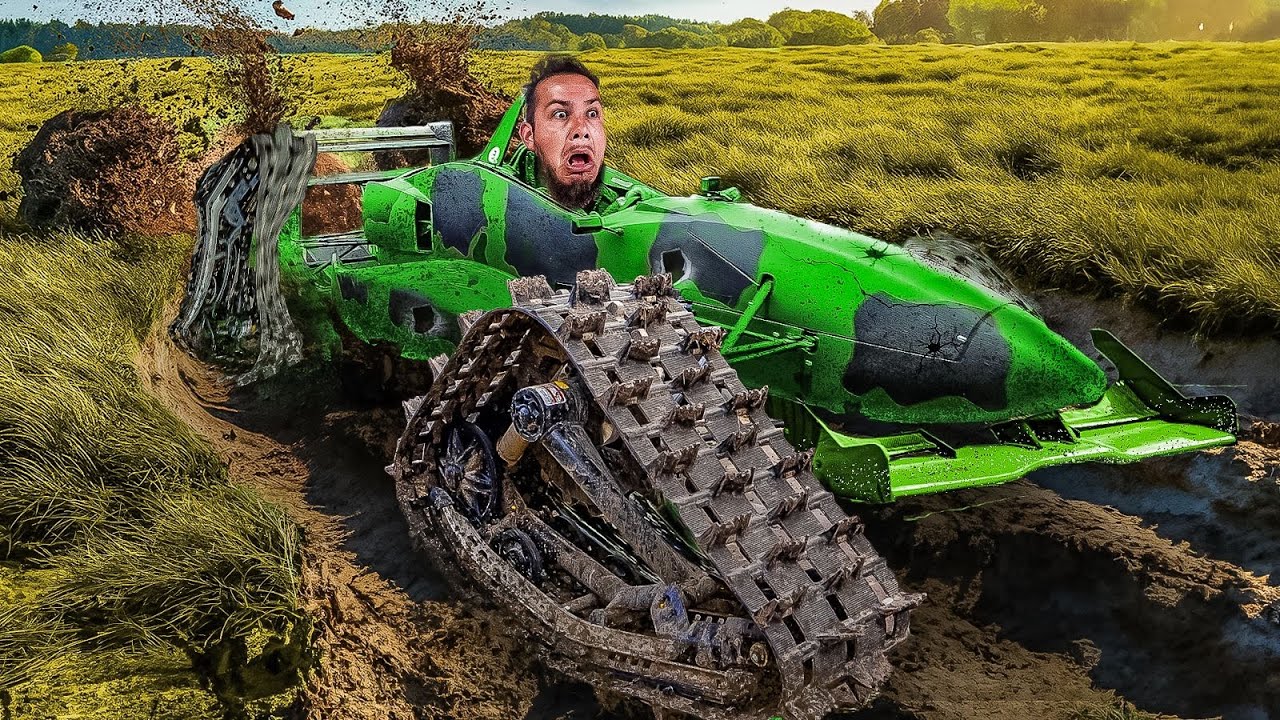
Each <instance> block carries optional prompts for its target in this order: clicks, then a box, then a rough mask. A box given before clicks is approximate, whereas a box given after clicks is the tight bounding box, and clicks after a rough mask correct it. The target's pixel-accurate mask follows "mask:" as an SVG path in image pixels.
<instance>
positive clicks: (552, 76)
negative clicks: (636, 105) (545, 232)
mask: <svg viewBox="0 0 1280 720" xmlns="http://www.w3.org/2000/svg"><path fill="white" fill-rule="evenodd" d="M524 101H525V105H524V121H523V122H521V123H520V127H519V133H520V140H521V141H522V142H523V143H524V144H525V146H526V147H528V148H529V150H531V151H532V152H533V154H534V155H535V156H536V157H537V159H538V183H539V184H540V185H541V186H542V187H543V188H544V189H545V190H546V192H547V194H548V195H550V196H551V197H552V199H554V200H555V201H556V202H558V203H560V204H561V205H564V206H565V207H569V208H573V209H575V210H592V209H594V208H595V206H596V204H597V202H598V201H599V200H600V189H601V183H602V181H603V179H604V173H603V172H602V171H603V169H604V146H605V135H604V105H603V104H602V103H601V102H600V80H599V79H598V78H597V77H596V76H595V75H594V74H593V73H592V72H591V71H590V70H588V69H587V68H586V66H584V65H583V64H582V63H581V62H578V60H576V59H575V58H573V57H570V56H567V55H549V56H547V57H545V58H543V59H542V60H540V61H539V62H538V64H537V65H535V66H534V67H533V72H532V73H531V74H530V76H529V84H528V85H526V86H525V89H524Z"/></svg>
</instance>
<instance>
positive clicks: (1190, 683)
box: [142, 295, 1280, 720]
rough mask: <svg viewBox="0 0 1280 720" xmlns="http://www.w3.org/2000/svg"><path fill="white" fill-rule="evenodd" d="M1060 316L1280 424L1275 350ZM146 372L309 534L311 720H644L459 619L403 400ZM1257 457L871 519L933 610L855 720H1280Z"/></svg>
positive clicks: (1266, 454) (170, 365) (1263, 452)
mask: <svg viewBox="0 0 1280 720" xmlns="http://www.w3.org/2000/svg"><path fill="white" fill-rule="evenodd" d="M1040 301H1041V303H1042V306H1043V307H1044V309H1045V314H1046V317H1047V318H1048V319H1049V321H1050V322H1051V324H1054V325H1055V326H1057V327H1058V328H1060V329H1061V330H1062V331H1063V332H1064V333H1066V334H1067V335H1068V336H1073V339H1077V340H1079V339H1080V334H1081V333H1082V332H1084V331H1085V330H1087V327H1088V325H1089V324H1091V323H1093V324H1098V325H1102V326H1107V327H1111V328H1112V329H1113V330H1116V331H1117V332H1118V334H1121V335H1122V337H1124V338H1125V339H1127V340H1133V341H1134V345H1135V347H1136V348H1137V349H1138V350H1139V351H1140V352H1142V353H1144V354H1146V355H1147V356H1149V357H1152V358H1153V360H1154V362H1155V364H1156V365H1157V366H1159V367H1160V369H1161V370H1162V371H1165V372H1166V374H1168V375H1169V377H1170V378H1171V379H1172V380H1173V381H1174V382H1180V383H1181V382H1189V380H1188V379H1187V378H1191V377H1196V378H1199V382H1201V383H1203V384H1212V383H1217V384H1219V385H1230V386H1244V387H1231V388H1227V389H1228V390H1231V391H1232V392H1233V393H1234V394H1236V395H1237V396H1238V398H1239V399H1240V400H1241V402H1242V406H1243V407H1245V408H1246V410H1248V411H1250V412H1251V413H1252V414H1254V415H1258V416H1263V417H1266V416H1268V414H1269V413H1271V412H1274V411H1275V408H1276V404H1275V403H1273V401H1272V400H1271V399H1270V398H1272V397H1274V395H1269V394H1268V393H1274V391H1275V390H1274V385H1273V384H1272V385H1268V383H1274V380H1273V379H1272V378H1271V377H1270V376H1268V375H1267V373H1265V372H1263V370H1264V369H1265V368H1264V367H1263V366H1264V365H1265V358H1266V357H1272V358H1274V357H1280V354H1277V353H1276V351H1277V349H1280V348H1278V346H1280V344H1277V343H1276V342H1275V341H1274V340H1262V341H1248V342H1246V341H1214V342H1210V343H1208V344H1204V343H1202V344H1201V345H1198V346H1197V345H1196V344H1195V343H1193V342H1192V341H1191V340H1190V339H1189V338H1188V337H1187V336H1185V335H1181V334H1178V333H1164V334H1161V333H1159V332H1158V331H1156V330H1153V329H1152V328H1153V327H1155V325H1154V322H1153V319H1151V318H1149V317H1146V316H1143V315H1142V314H1141V313H1138V312H1134V311H1131V310H1128V309H1124V308H1116V307H1113V306H1109V305H1107V304H1106V303H1100V302H1097V301H1093V300H1086V299H1081V298H1074V297H1071V296H1050V295H1046V296H1042V297H1041V298H1040ZM1095 320H1096V321H1098V322H1096V323H1094V321H1095ZM1108 320H1110V321H1112V322H1110V323H1109V324H1107V323H1106V321H1108ZM1215 343H1217V344H1215ZM1224 343H1225V345H1224ZM1232 343H1236V344H1234V345H1233V344H1232ZM1223 347H1226V348H1228V349H1227V350H1224V349H1223ZM1214 358H1218V359H1217V360H1216V361H1215V360H1214ZM1215 362H1216V363H1217V365H1215V364H1214V363H1215ZM142 365H143V369H144V376H145V377H146V378H148V381H149V383H150V385H151V388H152V390H153V391H154V392H156V393H157V395H159V396H160V397H161V398H163V399H164V400H165V401H166V402H167V403H168V404H169V406H170V407H172V408H173V409H174V410H175V411H176V412H177V413H178V414H179V415H180V416H181V417H182V418H183V419H185V420H186V421H187V422H188V423H190V424H191V425H192V426H194V427H196V428H197V429H199V430H200V431H201V432H202V433H204V434H205V435H206V436H207V437H208V438H209V439H210V441H211V442H213V443H214V444H215V446H216V447H217V448H218V450H219V451H220V453H221V454H222V455H223V456H224V457H225V458H226V459H227V461H228V463H229V464H230V468H231V472H232V474H233V475H234V476H235V477H236V478H237V479H239V480H241V481H244V482H248V483H251V484H253V485H255V486H257V487H260V488H262V489H263V490H264V491H265V492H266V494H268V495H269V496H271V497H273V498H274V499H276V500H278V501H280V502H282V503H283V504H285V505H286V506H288V507H290V508H291V509H292V510H293V512H294V513H295V515H296V516H297V517H298V519H299V520H300V521H301V523H302V524H303V525H304V527H305V528H306V531H307V544H308V548H309V549H308V553H307V566H306V568H305V579H306V583H305V584H306V592H307V598H308V602H309V603H310V606H311V609H312V610H313V611H314V612H315V613H316V615H317V616H318V617H319V618H320V628H321V637H320V645H321V647H322V649H323V650H324V652H325V656H324V660H323V662H322V669H321V671H320V673H319V674H318V676H317V678H316V679H315V681H314V683H313V684H312V687H310V688H309V689H308V691H307V693H306V696H305V700H304V708H303V709H304V710H305V711H306V713H305V714H306V715H307V716H309V717H314V718H337V719H339V720H343V719H346V718H446V717H448V718H495V719H496V718H520V717H526V718H588V717H618V716H619V715H621V714H626V715H634V714H636V712H635V709H634V708H623V709H621V710H619V709H616V708H615V709H611V710H608V711H606V710H602V709H601V708H600V707H599V705H598V704H597V703H596V702H595V701H594V700H593V699H592V698H591V697H590V692H589V689H587V688H584V687H581V686H574V685H569V684H564V683H559V682H557V681H555V679H554V678H551V677H547V676H546V675H545V674H544V673H543V672H542V671H541V669H540V667H539V663H538V660H537V657H536V653H534V652H531V647H530V645H531V644H530V643H528V642H527V638H525V637H523V636H522V635H521V634H520V633H519V631H518V629H517V628H513V627H512V626H511V625H510V624H509V623H505V622H504V621H503V620H502V618H501V617H496V616H495V615H493V614H492V611H491V610H489V609H486V608H478V607H474V606H465V605H464V603H462V602H460V601H458V600H455V599H452V598H451V596H450V594H449V591H448V589H447V588H446V587H445V586H444V584H443V582H442V581H441V580H440V578H439V577H438V576H437V575H436V573H434V572H433V571H432V569H431V568H430V567H428V566H427V565H426V563H425V561H424V560H423V559H422V558H421V557H420V556H419V555H418V554H416V553H415V552H414V551H413V549H412V547H411V545H410V542H409V538H408V533H407V529H406V526H405V524H404V521H403V520H402V519H401V516H400V514H399V512H398V510H397V507H396V504H395V499H394V496H393V487H392V484H391V481H390V479H389V478H388V477H386V476H385V475H384V474H383V472H382V469H381V468H382V466H383V465H384V464H385V462H386V460H385V458H386V455H385V453H386V452H387V449H388V448H389V447H390V445H391V444H392V443H394V436H395V434H396V433H397V432H398V429H399V423H400V412H399V410H398V408H395V407H394V406H393V403H391V402H390V401H389V400H384V399H382V398H380V397H378V395H377V393H370V392H367V391H366V390H367V388H361V387H359V385H360V383H359V381H354V382H353V381H352V380H351V379H350V377H348V381H347V383H346V386H345V388H344V386H343V383H342V382H341V381H340V380H339V379H338V377H339V376H340V375H341V373H335V372H332V371H324V370H314V371H310V374H307V373H303V374H295V375H293V376H292V377H290V378H288V379H284V380H280V381H275V382H271V383H268V384H264V385H260V386H258V387H255V388H252V389H250V390H233V389H231V388H230V386H229V385H228V384H227V383H226V382H225V381H224V380H222V379H221V377H220V375H219V374H218V373H216V372H215V371H212V370H210V369H208V368H205V367H203V366H201V365H199V364H197V363H195V362H194V361H192V360H190V359H189V358H188V357H187V356H186V355H184V354H182V353H181V352H179V351H177V350H176V349H174V348H173V346H172V345H171V344H170V343H169V342H168V340H167V338H165V337H164V336H163V334H162V333H158V334H157V336H156V337H155V338H154V339H153V341H152V342H151V344H150V345H149V346H148V348H147V349H146V352H145V353H144V355H143V358H142ZM1227 381H1229V382H1227ZM353 385H355V386H356V387H355V388H354V391H353ZM1272 419H1274V418H1272ZM1252 437H1254V438H1255V439H1246V440H1244V441H1243V442H1241V443H1240V445H1239V446H1237V447H1235V448H1231V449H1226V450H1223V451H1219V452H1215V453H1206V454H1202V455H1199V456H1195V457H1190V458H1177V459H1172V460H1161V461H1154V462H1148V463H1144V464H1142V465H1139V466H1123V467H1097V466H1092V467H1068V468H1059V469H1054V470H1051V471H1044V472H1040V473H1037V474H1036V475H1034V476H1032V477H1031V478H1029V479H1028V480H1023V481H1020V482H1017V483H1012V484H1009V485H1005V486H1000V487H994V488H985V489H978V490H966V491H960V492H954V493H949V494H945V495H941V496H933V497H928V498H922V499H914V500H908V501H903V502H900V503H898V504H896V505H894V506H892V507H888V508H882V509H875V510H868V511H866V512H864V516H865V517H866V519H867V521H868V534H869V535H870V537H871V538H872V540H873V542H874V543H875V544H876V546H877V547H878V548H879V549H880V551H881V552H882V553H883V554H885V556H886V557H887V558H888V560H889V562H890V565H891V566H892V567H894V568H896V569H897V570H898V573H899V577H900V579H901V581H902V583H903V584H904V585H905V587H906V589H908V590H910V591H923V592H927V593H928V594H929V601H928V602H927V603H926V604H925V605H924V606H923V607H922V608H920V609H919V610H917V611H916V612H915V613H913V615H912V638H911V639H910V640H909V641H907V642H905V643H903V644H902V645H901V646H899V648H898V649H896V650H895V651H894V654H893V657H892V660H893V662H894V665H895V667H896V672H895V673H894V675H893V677H892V679H891V681H890V684H889V686H888V687H887V688H886V691H885V694H884V697H883V698H882V699H881V700H880V701H879V702H878V703H877V704H876V705H875V706H874V707H873V708H871V709H869V710H867V711H864V712H862V713H858V714H857V715H855V716H853V717H859V718H920V719H924V720H951V719H956V720H959V719H961V718H964V719H970V718H993V719H1005V718H1007V719H1008V720H1014V719H1015V718H1016V719H1019V720H1022V719H1025V718H1057V717H1065V716H1067V715H1069V714H1071V713H1072V712H1073V711H1075V710H1077V709H1079V708H1082V707H1102V706H1106V705H1109V704H1113V703H1115V702H1116V701H1117V699H1118V698H1120V697H1123V698H1124V699H1127V700H1128V701H1130V702H1132V703H1134V704H1135V705H1136V706H1137V707H1139V708H1141V709H1142V710H1145V711H1147V712H1152V713H1161V714H1170V715H1177V716H1180V717H1184V718H1202V717H1217V716H1221V717H1226V718H1242V719H1245V720H1255V719H1256V720H1262V719H1264V718H1271V717H1280V714H1277V713H1278V712H1280V711H1277V710H1275V708H1280V627H1277V623H1280V588H1276V587H1274V586H1272V585H1271V584H1270V583H1269V582H1268V579H1267V575H1268V574H1270V573H1271V572H1272V571H1273V570H1274V569H1275V567H1276V565H1277V564H1278V563H1280V560H1277V558H1280V552H1276V551H1277V550H1280V488H1278V487H1277V477H1278V476H1280V472H1277V469H1278V468H1280V449H1278V448H1280V442H1277V440H1280V432H1275V426H1273V425H1268V424H1265V423H1258V424H1256V425H1255V426H1254V428H1253V430H1252Z"/></svg>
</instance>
